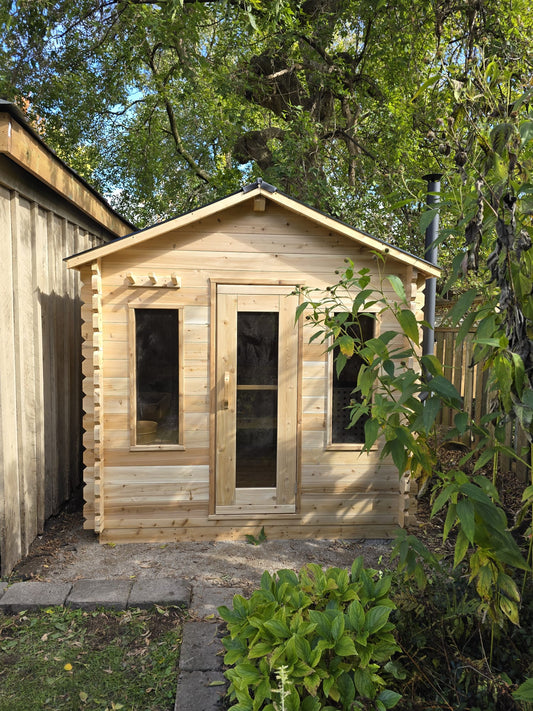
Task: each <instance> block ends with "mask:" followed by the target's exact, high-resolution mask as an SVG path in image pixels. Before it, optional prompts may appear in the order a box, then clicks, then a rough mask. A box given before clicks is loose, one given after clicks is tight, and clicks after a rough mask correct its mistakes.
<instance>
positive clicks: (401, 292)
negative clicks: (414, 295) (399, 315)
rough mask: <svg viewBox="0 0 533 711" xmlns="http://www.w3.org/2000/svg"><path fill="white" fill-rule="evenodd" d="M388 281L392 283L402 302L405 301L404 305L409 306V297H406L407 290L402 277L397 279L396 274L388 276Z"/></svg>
mask: <svg viewBox="0 0 533 711" xmlns="http://www.w3.org/2000/svg"><path fill="white" fill-rule="evenodd" d="M386 279H387V281H388V282H389V283H390V285H391V286H392V288H393V289H394V291H395V293H396V295H397V296H398V297H399V298H400V300H401V301H403V303H404V304H407V296H406V295H405V289H404V286H403V282H402V280H401V279H400V277H397V276H395V275H394V274H388V275H387V277H386Z"/></svg>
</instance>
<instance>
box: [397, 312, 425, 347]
mask: <svg viewBox="0 0 533 711" xmlns="http://www.w3.org/2000/svg"><path fill="white" fill-rule="evenodd" d="M396 317H397V319H398V322H399V324H400V326H401V327H402V329H403V331H404V333H405V335H406V336H407V337H408V338H410V339H411V340H412V341H413V343H414V344H415V345H417V346H418V345H419V340H420V331H419V328H418V322H417V320H416V318H415V315H414V313H413V312H412V311H411V310H410V309H402V310H401V311H399V312H398V314H397V315H396Z"/></svg>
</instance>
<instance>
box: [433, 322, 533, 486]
mask: <svg viewBox="0 0 533 711" xmlns="http://www.w3.org/2000/svg"><path fill="white" fill-rule="evenodd" d="M458 331H459V329H457V328H436V329H435V355H436V356H437V358H438V359H439V360H440V362H441V363H442V364H443V366H444V375H445V376H446V377H447V378H448V379H449V380H450V381H451V382H452V383H453V384H454V385H455V387H456V388H457V390H458V391H459V393H460V394H461V397H462V398H463V403H464V409H465V411H466V412H468V413H469V414H470V415H471V416H472V417H473V418H474V419H475V421H476V422H479V421H480V420H481V418H482V417H483V416H484V415H486V414H488V413H489V412H490V400H491V397H490V393H489V392H488V391H487V383H488V372H487V371H486V370H483V367H482V365H481V364H480V363H476V364H472V355H473V333H472V332H471V333H468V334H467V336H466V337H465V339H464V340H463V342H462V343H459V344H458V343H457V333H458ZM438 424H440V425H442V426H444V427H452V426H453V411H452V410H451V409H450V408H444V409H443V411H442V412H441V414H440V417H439V419H438ZM505 445H506V446H507V447H509V448H510V449H513V450H514V451H515V452H516V453H517V454H518V455H520V454H521V452H522V450H524V448H526V450H525V455H522V456H523V458H524V459H525V460H526V461H529V450H528V449H527V447H528V441H527V437H526V434H525V433H524V431H523V430H522V428H521V427H520V425H519V423H518V422H517V421H513V422H510V423H509V424H508V425H507V426H506V429H505ZM500 466H501V468H502V469H507V470H509V469H512V470H513V471H514V472H515V473H516V475H517V478H518V479H520V480H521V481H525V480H526V477H527V476H528V473H529V467H528V466H526V465H525V464H523V463H521V462H518V461H514V462H513V461H512V460H511V457H510V456H508V455H504V456H502V457H500Z"/></svg>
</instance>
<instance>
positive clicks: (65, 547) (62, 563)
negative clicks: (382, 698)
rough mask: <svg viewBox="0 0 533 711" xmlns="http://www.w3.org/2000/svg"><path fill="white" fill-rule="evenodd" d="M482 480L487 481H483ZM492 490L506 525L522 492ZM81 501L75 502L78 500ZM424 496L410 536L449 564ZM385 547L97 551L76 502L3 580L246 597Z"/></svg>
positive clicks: (507, 479)
mask: <svg viewBox="0 0 533 711" xmlns="http://www.w3.org/2000/svg"><path fill="white" fill-rule="evenodd" d="M445 456H446V461H445V462H441V466H442V465H444V468H448V469H450V468H454V467H456V466H457V462H458V459H459V458H460V456H461V452H455V451H452V452H448V453H446V455H445ZM481 473H485V474H486V475H487V476H490V473H486V472H484V471H483V470H482V472H481ZM499 485H500V486H499V489H500V495H501V499H502V505H503V508H504V509H505V510H506V512H507V514H508V517H509V522H510V524H511V523H512V522H513V521H514V516H515V515H516V512H517V511H518V510H519V509H520V506H521V503H520V502H521V496H522V491H523V489H524V486H525V484H524V483H523V482H519V481H518V480H517V479H516V477H515V475H513V474H512V473H511V472H500V475H499ZM80 498H81V497H80ZM430 511H431V503H430V496H429V493H428V494H427V495H426V496H424V497H423V498H422V499H421V500H420V501H419V502H418V511H417V523H416V525H415V526H414V527H413V530H411V531H410V532H411V533H415V534H416V535H417V537H419V538H420V539H421V540H422V541H423V543H425V545H426V546H428V548H429V549H430V550H432V551H433V552H435V553H438V554H440V555H444V556H452V557H453V536H450V538H449V539H448V540H447V541H446V542H445V543H443V541H442V526H443V524H444V516H445V512H444V511H441V512H439V514H437V516H435V517H434V518H431V516H430ZM390 549H391V542H390V541H386V540H384V541H381V540H364V539H359V540H342V539H337V540H333V541H325V540H308V541H298V540H287V541H269V540H267V541H265V542H264V543H261V544H260V545H257V546H254V545H250V544H249V543H246V541H244V540H243V541H232V542H216V543H206V542H203V543H168V544H160V543H151V544H150V543H144V544H141V543H129V544H121V545H112V544H105V545H101V544H100V543H98V538H97V536H96V535H95V534H94V532H93V531H85V530H83V517H82V512H81V501H79V500H75V499H74V500H73V501H72V502H71V503H70V504H69V505H68V506H67V508H66V509H65V510H64V511H63V512H62V513H60V514H59V515H58V516H55V517H52V518H51V519H50V520H49V521H48V522H47V524H46V528H45V531H44V533H43V535H42V536H39V537H38V538H37V539H36V540H35V542H34V543H33V545H32V546H31V549H30V553H29V555H28V556H27V557H26V558H24V559H23V560H22V561H21V562H20V563H19V565H18V566H17V567H16V568H15V570H14V571H13V573H12V575H11V577H10V579H11V580H13V581H15V580H44V581H49V582H63V581H64V582H72V581H74V580H79V579H80V578H126V579H128V578H130V579H133V578H138V579H140V578H154V577H176V578H181V579H182V580H187V581H190V582H191V583H194V582H202V583H205V584H209V585H216V586H222V587H241V588H243V589H244V590H245V592H251V591H252V590H253V589H254V588H255V587H256V586H257V585H258V584H259V581H260V578H261V575H262V573H263V571H264V570H268V571H269V572H270V573H273V572H275V571H276V570H279V569H280V568H291V569H293V570H299V569H300V568H301V567H302V566H303V565H305V564H306V563H318V564H320V565H321V566H323V567H332V566H338V567H345V568H346V567H349V566H351V564H352V562H353V560H354V558H356V557H357V556H360V555H362V556H363V558H364V561H365V564H366V565H367V566H370V567H374V568H380V567H385V566H387V564H388V563H389V555H390Z"/></svg>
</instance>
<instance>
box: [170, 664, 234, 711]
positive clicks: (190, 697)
mask: <svg viewBox="0 0 533 711" xmlns="http://www.w3.org/2000/svg"><path fill="white" fill-rule="evenodd" d="M220 682H225V678H224V675H223V674H222V672H215V671H207V672H205V671H182V672H180V675H179V677H178V688H177V690H176V703H175V705H174V711H192V710H193V709H197V711H218V709H222V698H223V696H224V695H225V693H226V685H225V683H224V684H221V683H220ZM211 684H214V686H211Z"/></svg>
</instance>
